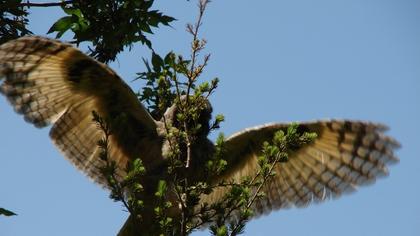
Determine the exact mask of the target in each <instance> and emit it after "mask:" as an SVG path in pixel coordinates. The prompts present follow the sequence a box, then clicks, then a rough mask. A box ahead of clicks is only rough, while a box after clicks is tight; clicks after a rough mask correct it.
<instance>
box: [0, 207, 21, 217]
mask: <svg viewBox="0 0 420 236" xmlns="http://www.w3.org/2000/svg"><path fill="white" fill-rule="evenodd" d="M0 215H5V216H15V215H17V214H16V213H14V212H12V211H9V210H6V209H4V208H1V207H0Z"/></svg>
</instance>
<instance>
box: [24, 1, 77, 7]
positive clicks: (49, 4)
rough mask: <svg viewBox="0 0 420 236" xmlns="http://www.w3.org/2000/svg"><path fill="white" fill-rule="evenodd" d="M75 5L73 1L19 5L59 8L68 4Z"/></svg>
mask: <svg viewBox="0 0 420 236" xmlns="http://www.w3.org/2000/svg"><path fill="white" fill-rule="evenodd" d="M71 3H73V0H68V1H61V2H46V3H33V2H29V1H27V2H22V3H20V4H19V5H20V6H22V7H59V6H63V5H66V4H71Z"/></svg>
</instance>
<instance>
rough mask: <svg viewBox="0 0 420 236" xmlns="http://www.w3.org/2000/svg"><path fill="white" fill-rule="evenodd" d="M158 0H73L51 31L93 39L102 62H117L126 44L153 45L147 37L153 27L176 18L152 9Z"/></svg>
mask: <svg viewBox="0 0 420 236" xmlns="http://www.w3.org/2000/svg"><path fill="white" fill-rule="evenodd" d="M153 2H154V0H99V1H98V0H95V1H93V0H73V1H71V2H70V3H68V4H65V5H63V6H62V9H63V11H64V13H65V14H66V16H64V17H62V18H60V19H59V20H58V21H56V22H55V23H54V24H53V25H52V27H51V28H50V30H49V31H48V33H52V32H56V33H57V34H56V37H57V38H60V37H61V36H62V35H63V34H64V33H65V32H66V31H68V30H71V31H72V32H73V33H74V39H75V42H76V43H77V44H79V43H81V42H85V41H87V42H90V43H92V45H93V47H92V48H90V52H91V53H90V55H91V56H93V57H95V58H96V59H98V60H99V61H101V62H105V63H106V62H109V61H114V60H115V58H116V55H117V54H118V53H119V52H121V51H123V50H124V48H125V47H127V46H128V47H131V46H133V44H134V43H136V42H141V43H143V44H145V45H147V46H148V47H149V48H152V43H151V41H150V40H149V39H148V38H147V37H146V35H147V34H152V33H153V31H152V27H155V28H156V27H158V26H159V24H163V25H169V23H170V22H172V21H173V20H175V19H174V18H173V17H170V16H167V15H164V14H163V13H161V12H159V11H157V10H152V9H151V8H152V5H153Z"/></svg>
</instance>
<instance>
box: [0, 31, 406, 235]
mask: <svg viewBox="0 0 420 236" xmlns="http://www.w3.org/2000/svg"><path fill="white" fill-rule="evenodd" d="M4 78H5V81H4V82H3V83H2V84H1V85H0V92H1V93H3V94H4V95H5V96H6V97H7V98H8V100H9V101H10V103H11V104H12V105H13V107H14V109H15V111H16V112H18V113H21V114H23V115H24V117H25V120H27V121H28V122H30V123H33V124H34V125H35V126H37V127H44V126H47V125H49V124H52V125H53V127H52V128H51V131H50V136H51V139H52V140H53V142H54V144H55V145H56V146H57V147H58V148H59V149H60V150H61V151H62V152H63V153H64V156H66V157H67V158H68V159H69V160H70V161H71V162H72V163H73V164H74V165H75V166H77V168H79V169H80V170H81V171H83V172H84V173H86V174H87V175H88V176H90V177H91V178H92V179H93V180H94V181H96V182H97V183H100V184H103V185H106V181H105V180H104V179H103V175H102V174H101V173H99V170H100V167H102V166H103V164H104V163H103V161H102V160H101V159H100V158H99V155H98V154H99V152H100V149H99V148H98V146H97V142H98V141H99V140H100V139H101V138H102V137H103V132H102V131H101V130H100V129H99V128H98V127H97V124H96V123H95V122H93V121H92V112H93V111H95V112H96V113H98V114H99V116H101V117H103V118H109V119H111V120H112V119H114V118H118V117H121V116H122V117H123V118H124V122H122V124H119V125H118V127H114V129H113V134H112V136H111V139H110V143H109V147H108V148H109V152H110V158H112V161H115V163H116V164H117V167H118V168H117V171H118V174H119V175H121V176H123V175H124V174H125V173H124V170H125V167H126V165H127V163H129V162H130V161H131V160H133V159H134V158H138V157H140V158H142V160H143V163H144V164H145V167H146V169H147V170H148V171H150V170H152V172H153V169H154V168H157V167H159V166H160V165H161V164H162V163H163V162H164V158H163V154H162V150H164V148H163V149H162V147H164V146H165V145H164V143H165V142H166V141H165V140H163V139H164V138H165V137H164V135H162V134H161V133H160V134H158V133H157V132H161V131H159V130H160V129H159V127H160V126H161V125H162V122H160V121H155V120H154V119H153V118H152V117H151V116H150V114H149V113H148V112H147V111H146V109H145V108H144V107H143V106H142V104H141V103H140V102H139V101H138V99H137V96H136V95H135V94H134V93H133V91H132V90H131V89H130V88H129V87H128V85H127V84H125V83H124V82H123V81H122V80H121V78H120V77H118V75H117V74H116V73H115V72H114V71H112V70H111V69H110V68H109V67H107V66H106V65H104V64H102V63H100V62H97V61H95V60H94V59H92V58H90V57H88V56H86V55H85V54H83V53H82V52H80V51H79V50H77V49H75V48H73V47H72V46H71V45H69V44H64V43H61V42H59V41H56V40H51V39H45V38H41V37H23V38H20V39H17V40H13V41H10V42H8V43H5V44H3V45H0V82H1V80H2V79H4ZM170 110H171V109H170ZM208 115H210V114H208ZM206 119H207V118H206ZM288 126H289V124H268V125H264V126H258V127H255V128H250V129H246V130H244V131H242V132H239V133H237V134H234V135H232V136H231V137H229V138H228V139H227V140H226V142H225V146H226V155H225V156H226V158H228V159H227V163H228V166H227V168H226V170H225V171H224V172H223V173H222V174H221V175H220V176H216V177H215V178H214V179H210V180H208V181H209V182H212V183H218V182H221V181H228V182H229V181H232V180H233V181H235V182H237V183H239V182H240V181H241V180H242V178H243V177H245V176H253V175H255V174H256V172H257V171H258V164H257V159H258V158H257V157H258V156H259V155H261V151H262V144H263V142H264V141H270V140H272V138H273V135H274V133H275V132H276V131H278V130H279V129H287V127H288ZM300 129H302V130H304V131H309V132H316V133H317V134H318V138H316V140H315V141H314V142H313V143H311V144H309V145H306V146H304V147H302V148H300V149H298V150H296V151H295V152H293V153H292V154H291V156H290V157H289V160H288V161H287V162H285V163H279V164H278V165H277V166H276V167H275V172H276V175H275V176H274V177H273V178H271V179H269V181H268V182H267V183H266V184H265V185H264V188H263V191H264V192H265V193H266V197H263V198H259V199H258V200H257V201H256V202H255V203H254V204H253V206H252V207H253V209H254V212H255V213H257V215H258V214H265V213H269V212H270V211H272V210H275V209H280V208H286V207H290V206H297V207H304V206H307V205H308V204H309V203H311V202H321V201H324V200H325V199H328V198H331V197H338V196H340V195H342V194H343V193H347V192H351V191H353V190H355V189H356V187H357V186H360V185H364V184H367V183H372V182H373V181H375V180H376V178H377V177H380V176H384V175H387V167H386V165H387V164H388V163H394V162H396V161H398V159H397V158H396V157H395V156H394V153H393V151H394V149H395V148H397V147H398V146H399V144H398V143H397V142H396V141H395V140H393V139H392V138H390V137H388V136H386V135H384V132H385V131H386V127H384V126H383V125H380V124H374V123H368V122H360V121H344V120H342V121H340V120H329V121H316V122H307V123H300ZM205 138H206V137H205ZM205 141H206V142H203V143H204V144H206V145H207V144H208V145H207V146H206V147H208V148H203V147H200V146H198V147H196V148H197V149H199V150H198V151H204V152H207V153H205V154H202V155H203V156H202V157H200V156H198V157H193V158H197V159H200V158H203V157H208V156H211V155H212V154H213V153H208V152H212V150H213V145H212V144H211V143H210V142H207V141H208V140H207V138H206V140H205ZM209 146H211V147H209ZM193 153H200V152H193ZM202 168H205V167H204V166H203V167H202ZM192 171H193V173H199V172H202V171H203V170H202V169H200V167H197V169H194V170H192ZM155 173H156V172H155ZM159 173H161V172H159ZM157 175H158V176H157V178H160V176H159V174H157ZM228 191H229V190H228V189H227V188H223V187H220V188H217V189H215V190H214V191H213V192H212V193H211V194H209V195H203V196H202V199H201V201H202V202H203V203H204V202H205V203H214V202H217V201H220V200H221V199H222V197H223V196H224V195H225V193H227V192H228ZM151 196H153V194H151ZM152 209H153V208H152ZM128 223H130V222H129V221H128ZM125 227H126V226H125ZM129 227H130V224H127V228H129ZM122 232H124V229H123V230H122ZM121 235H125V234H121Z"/></svg>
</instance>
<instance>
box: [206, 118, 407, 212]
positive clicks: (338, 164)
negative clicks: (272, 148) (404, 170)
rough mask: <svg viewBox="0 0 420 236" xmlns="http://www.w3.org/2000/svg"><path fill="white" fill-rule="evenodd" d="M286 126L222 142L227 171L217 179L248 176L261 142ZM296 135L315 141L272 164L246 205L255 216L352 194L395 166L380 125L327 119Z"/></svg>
mask: <svg viewBox="0 0 420 236" xmlns="http://www.w3.org/2000/svg"><path fill="white" fill-rule="evenodd" d="M289 125H290V124H284V123H283V124H282V123H277V124H267V125H263V126H258V127H254V128H250V129H246V130H244V131H242V132H239V133H236V134H234V135H232V136H231V137H229V138H228V139H227V140H226V143H225V145H226V157H227V158H228V160H227V162H228V168H227V170H226V171H225V173H224V174H223V175H222V176H219V177H218V179H217V180H214V182H219V181H222V180H224V181H228V182H229V181H232V180H234V182H236V183H239V182H240V181H241V180H242V179H243V177H246V176H254V175H255V174H256V172H257V170H258V164H257V160H258V158H257V157H258V156H259V155H261V151H262V144H263V142H264V141H270V140H272V138H273V135H274V133H275V132H276V131H278V130H279V129H282V130H285V129H287V127H288V126H289ZM299 125H300V127H299V128H300V129H302V131H309V132H316V133H317V134H318V137H317V138H316V139H315V141H314V142H313V143H311V144H309V145H307V146H304V147H302V148H300V149H299V150H297V151H296V152H294V153H292V155H291V156H290V157H289V160H288V161H287V162H285V163H279V164H277V165H276V167H275V169H274V171H275V173H276V175H275V176H274V177H273V178H271V179H269V181H268V182H267V184H265V186H264V187H263V191H264V193H265V194H266V197H263V198H260V199H258V200H257V201H256V202H255V203H254V204H253V206H252V208H253V210H254V212H255V213H256V215H260V214H267V213H269V212H271V211H272V210H276V209H280V208H288V207H291V206H296V207H305V206H307V205H308V204H310V203H311V202H322V201H324V200H326V199H329V198H336V197H339V196H340V195H342V194H343V193H348V192H352V191H354V190H355V189H356V188H357V186H361V185H365V184H368V183H372V182H374V181H375V180H376V178H377V177H380V176H385V175H387V173H388V172H387V167H386V164H391V163H395V162H398V159H397V157H396V156H395V155H394V153H393V151H394V149H395V148H397V147H399V144H398V142H397V141H395V140H394V139H392V138H390V137H388V136H385V135H384V134H383V132H384V131H386V129H387V128H386V127H385V126H383V125H380V124H375V123H368V122H360V121H345V120H328V121H315V122H306V123H299ZM227 191H228V190H227V189H226V188H218V189H216V190H215V191H214V192H212V193H211V194H210V195H207V196H203V198H202V201H203V202H207V203H214V202H217V201H219V200H220V199H222V197H223V196H224V194H226V192H227Z"/></svg>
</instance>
